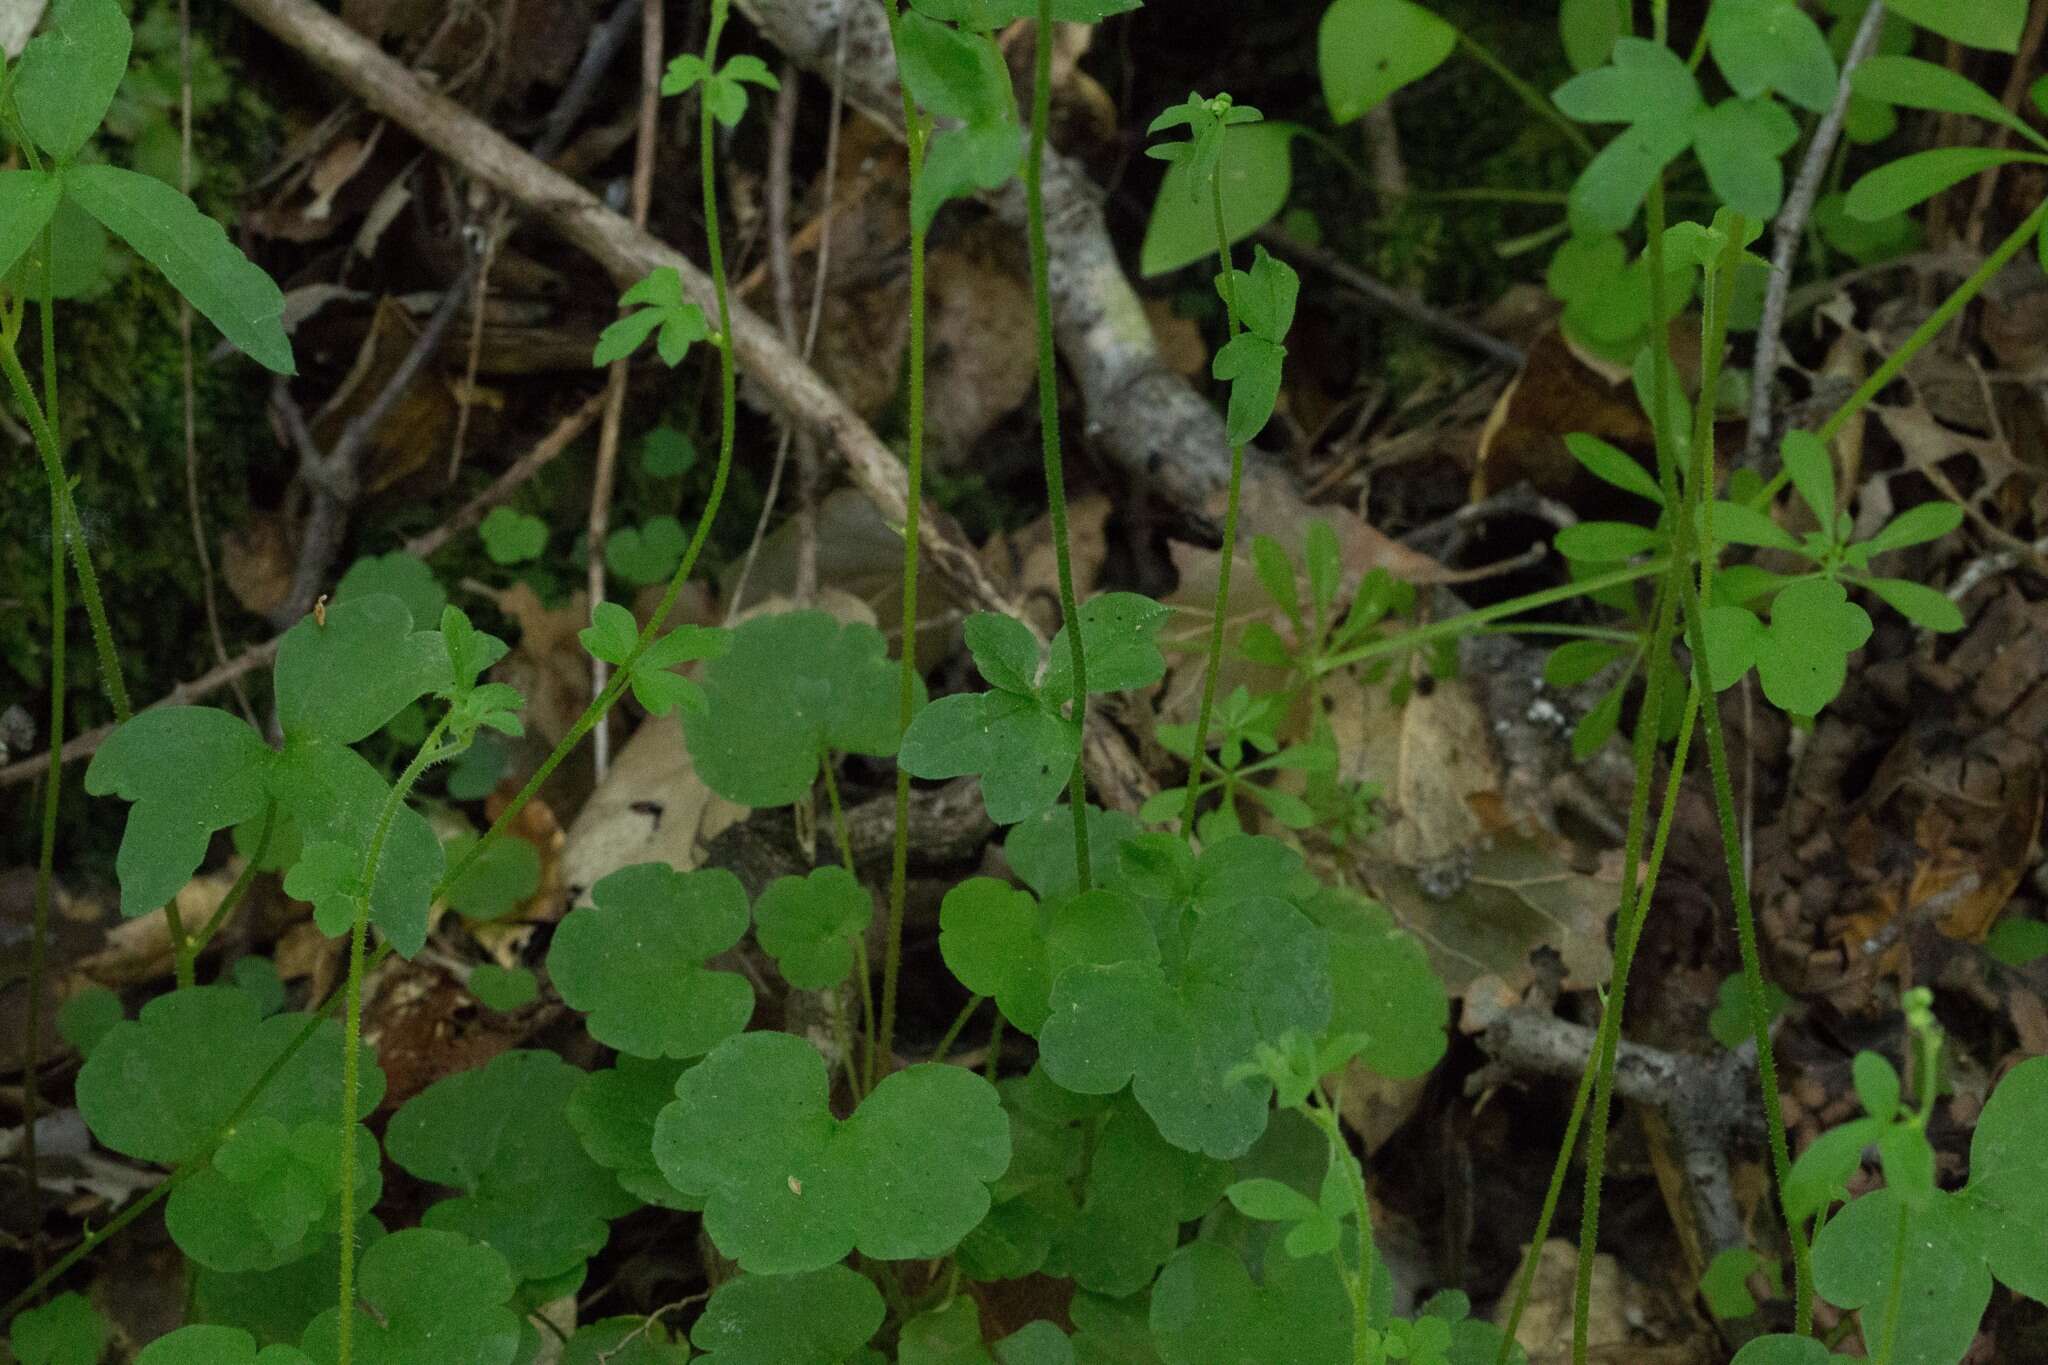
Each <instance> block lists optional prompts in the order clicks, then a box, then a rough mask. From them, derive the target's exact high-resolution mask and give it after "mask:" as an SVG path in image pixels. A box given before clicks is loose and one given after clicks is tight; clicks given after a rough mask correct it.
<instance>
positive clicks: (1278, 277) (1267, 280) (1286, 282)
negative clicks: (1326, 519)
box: [1217, 246, 1328, 530]
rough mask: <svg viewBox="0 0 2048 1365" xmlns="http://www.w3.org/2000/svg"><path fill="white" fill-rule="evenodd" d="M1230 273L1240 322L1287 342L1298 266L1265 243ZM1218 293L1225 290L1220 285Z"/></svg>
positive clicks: (1297, 293)
mask: <svg viewBox="0 0 2048 1365" xmlns="http://www.w3.org/2000/svg"><path fill="white" fill-rule="evenodd" d="M1230 276H1231V296H1232V297H1235V298H1236V300H1237V313H1238V321H1239V322H1240V323H1241V324H1242V325H1243V326H1244V328H1245V329H1246V330H1247V331H1249V332H1252V333H1253V334H1255V335H1256V336H1258V337H1260V338H1262V339H1264V340H1266V341H1269V342H1272V343H1273V344H1274V345H1276V346H1278V345H1279V344H1280V343H1281V342H1283V341H1285V340H1286V339H1287V332H1288V329H1289V328H1291V327H1293V326H1294V305H1295V301H1296V300H1297V299H1298V298H1299V297H1300V296H1301V278H1300V276H1298V275H1296V274H1295V273H1294V267H1292V266H1290V265H1288V264H1287V263H1286V262H1285V261H1280V260H1275V259H1274V258H1273V257H1272V256H1271V255H1270V254H1269V253H1268V252H1267V251H1266V248H1264V247H1263V246H1254V247H1253V248H1252V268H1251V269H1250V270H1248V271H1247V270H1233V271H1231V272H1230ZM1217 292H1218V293H1219V294H1221V292H1222V286H1221V285H1220V284H1219V285H1218V286H1217ZM1315 524H1318V525H1321V523H1315ZM1324 529H1325V530H1327V529H1328V527H1327V526H1326V527H1325V528H1324Z"/></svg>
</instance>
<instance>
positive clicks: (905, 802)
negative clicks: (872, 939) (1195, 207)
mask: <svg viewBox="0 0 2048 1365" xmlns="http://www.w3.org/2000/svg"><path fill="white" fill-rule="evenodd" d="M902 24H903V14H902V8H901V6H899V5H898V4H897V3H896V0H889V43H890V46H891V47H892V48H893V49H895V50H897V51H901V47H900V43H901V40H902ZM902 91H903V131H904V137H905V140H906V142H907V144H908V165H909V168H910V202H911V203H912V205H916V204H917V202H918V191H919V189H920V187H921V186H922V184H923V180H924V157H925V145H926V135H927V133H928V131H929V129H928V127H927V124H926V122H925V120H924V119H923V117H922V116H920V115H919V114H918V112H917V102H916V101H915V100H914V99H912V98H911V95H910V86H909V84H908V83H907V82H906V83H904V84H903V86H902ZM928 226H929V225H928V224H926V223H922V222H920V221H918V217H917V215H916V214H915V213H913V214H912V215H911V222H910V340H909V352H910V354H909V392H908V394H907V400H908V404H909V411H908V414H907V417H908V427H909V430H908V432H907V439H908V447H907V449H906V450H905V453H904V465H905V474H906V484H907V487H906V489H905V491H904V497H903V630H902V637H903V638H902V641H901V643H900V645H899V649H900V651H901V658H900V659H899V660H898V665H897V674H896V718H897V733H898V734H899V735H901V734H902V733H904V732H905V731H907V730H909V729H910V721H911V717H912V716H913V715H914V714H915V713H916V711H917V560H918V543H917V542H918V535H919V533H920V526H919V521H920V514H921V513H922V512H923V504H924V429H925V411H924V404H925V398H924V362H925V235H926V229H927V228H928ZM909 888H910V773H909V771H908V770H907V769H905V768H903V767H901V766H900V765H899V766H898V767H897V769H896V837H895V839H894V841H893V842H892V843H891V845H890V849H889V912H888V920H887V922H886V924H885V926H884V929H883V939H882V1018H881V1023H880V1026H879V1028H878V1030H877V1033H878V1038H877V1042H876V1045H875V1047H874V1049H873V1051H872V1052H870V1054H869V1057H868V1061H869V1065H870V1068H871V1069H870V1072H869V1082H870V1084H879V1083H880V1081H881V1079H882V1075H881V1068H882V1067H883V1066H885V1065H886V1062H885V1060H884V1059H885V1058H887V1057H889V1056H891V1055H892V1054H893V1052H894V1050H895V1046H896V994H897V982H898V979H899V978H900V977H901V976H902V974H903V917H904V904H905V902H906V900H907V899H908V896H909Z"/></svg>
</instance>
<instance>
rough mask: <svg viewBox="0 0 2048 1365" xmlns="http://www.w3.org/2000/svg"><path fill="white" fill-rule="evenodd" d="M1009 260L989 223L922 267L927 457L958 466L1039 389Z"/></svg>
mask: <svg viewBox="0 0 2048 1365" xmlns="http://www.w3.org/2000/svg"><path fill="white" fill-rule="evenodd" d="M1014 254H1015V234H1014V233H1012V232H1010V231H1009V230H1008V229H1007V228H1004V227H1002V225H1000V224H999V223H997V222H996V221H995V220H994V219H989V220H987V221H986V222H985V223H982V224H978V225H977V226H976V227H974V228H972V229H970V230H969V232H968V233H966V234H965V235H963V236H962V237H961V238H960V239H959V240H958V241H957V242H955V243H954V244H953V245H950V246H947V247H944V248H940V249H937V250H934V251H933V252H932V254H931V261H930V264H929V266H928V267H927V275H926V288H927V293H928V295H929V299H930V302H929V303H928V304H927V322H926V326H927V328H928V329H929V331H928V337H927V354H928V355H929V360H928V362H927V365H928V368H929V373H928V374H927V375H926V383H925V392H926V394H927V403H926V410H925V419H926V422H927V430H928V431H929V433H930V436H931V447H930V454H931V457H932V458H933V460H934V461H935V462H936V463H937V464H938V465H939V466H940V467H942V468H944V467H952V466H957V465H959V464H961V463H963V462H965V461H966V460H968V459H969V458H970V457H971V456H972V455H973V453H974V447H975V445H976V444H977V443H978V442H979V441H980V440H981V438H982V437H983V436H985V435H987V434H988V432H989V430H990V429H991V428H993V427H994V426H995V425H996V424H997V423H998V422H1000V421H1001V420H1002V419H1003V418H1005V417H1007V416H1008V415H1009V414H1010V413H1012V412H1014V411H1015V410H1016V409H1017V408H1019V407H1020V406H1022V405H1023V403H1024V401H1025V400H1026V399H1028V398H1030V397H1031V395H1032V393H1033V391H1035V390H1036V388H1037V387H1038V352H1037V349H1036V344H1035V339H1036V336H1037V325H1038V324H1037V317H1036V315H1035V313H1034V312H1033V309H1032V304H1031V290H1030V288H1029V287H1028V286H1027V285H1026V283H1025V281H1024V278H1023V273H1022V271H1021V270H1020V269H1019V268H1018V265H1019V263H1018V262H1016V261H1014V260H1013V259H1011V258H1012V257H1013V256H1014Z"/></svg>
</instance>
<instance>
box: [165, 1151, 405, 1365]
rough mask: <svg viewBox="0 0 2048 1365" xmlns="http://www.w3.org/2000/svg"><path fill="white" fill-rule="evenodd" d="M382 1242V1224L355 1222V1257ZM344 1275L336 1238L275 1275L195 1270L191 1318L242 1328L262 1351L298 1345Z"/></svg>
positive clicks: (270, 1272)
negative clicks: (341, 1275)
mask: <svg viewBox="0 0 2048 1365" xmlns="http://www.w3.org/2000/svg"><path fill="white" fill-rule="evenodd" d="M330 1122H331V1120H330ZM383 1236H384V1226H383V1224H381V1223H379V1222H378V1221H377V1220H376V1219H375V1218H373V1217H371V1216H370V1215H369V1214H367V1213H366V1214H364V1215H363V1216H362V1217H361V1218H359V1219H358V1220H357V1222H356V1235H355V1238H354V1240H353V1246H352V1247H351V1251H352V1253H353V1254H356V1255H360V1254H361V1253H362V1251H363V1249H364V1248H366V1247H368V1246H370V1245H371V1244H373V1243H374V1242H376V1241H377V1240H378V1239H379V1238H381V1237H383ZM340 1273H341V1238H340V1236H339V1235H338V1234H330V1235H328V1236H325V1237H322V1238H320V1239H319V1240H318V1241H317V1242H315V1243H314V1249H313V1252H312V1254H310V1255H307V1256H302V1257H300V1258H299V1259H298V1260H296V1261H293V1262H291V1263H290V1264H288V1265H282V1266H279V1267H278V1268H277V1269H275V1270H260V1271H251V1272H249V1273H246V1274H239V1275H230V1274H224V1273H223V1272H221V1271H218V1270H209V1269H208V1268H206V1267H205V1266H195V1267H194V1273H193V1276H192V1304H191V1311H190V1313H189V1316H190V1317H191V1318H192V1320H193V1321H196V1322H205V1323H211V1324H213V1325H215V1326H220V1327H239V1328H241V1329H242V1330H243V1331H245V1332H248V1333H250V1334H251V1335H252V1336H254V1337H255V1339H256V1341H257V1343H258V1344H259V1345H271V1344H274V1343H296V1342H297V1341H298V1340H299V1339H300V1338H301V1337H303V1336H304V1335H305V1332H306V1326H307V1324H309V1323H311V1322H312V1321H313V1319H314V1318H316V1317H318V1316H319V1315H320V1313H321V1311H322V1310H323V1309H327V1308H331V1307H333V1306H334V1287H335V1277H336V1276H337V1275H339V1274H340Z"/></svg>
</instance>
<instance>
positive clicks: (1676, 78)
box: [1551, 37, 1700, 128]
mask: <svg viewBox="0 0 2048 1365" xmlns="http://www.w3.org/2000/svg"><path fill="white" fill-rule="evenodd" d="M1551 98H1552V99H1553V100H1554V101H1555V102H1556V104H1557V107H1558V108H1559V109H1560V110H1562V111H1563V112H1564V113H1565V115H1566V116H1567V117H1569V118H1573V119H1576V120H1578V121H1579V122H1581V123H1628V124H1638V123H1647V124H1663V125H1667V126H1671V127H1680V128H1682V127H1683V126H1684V124H1685V123H1686V121H1687V120H1688V119H1690V118H1691V116H1692V111H1693V110H1694V109H1695V108H1697V107H1698V105H1699V103H1700V92H1699V82H1698V81H1696V80H1694V79H1693V75H1692V72H1690V71H1688V70H1687V69H1686V66H1685V59H1684V58H1683V57H1680V56H1679V55H1678V54H1677V53H1675V52H1673V51H1672V50H1671V49H1670V48H1668V47H1666V46H1664V45H1663V44H1662V43H1653V42H1651V41H1650V40H1649V39H1647V38H1636V37H1623V38H1619V39H1617V40H1616V41H1615V44H1614V52H1613V54H1612V61H1611V64H1610V65H1607V66H1603V67H1600V68H1598V69H1597V70H1593V71H1587V72H1584V73H1582V74H1580V75H1577V76H1574V77H1572V78H1571V79H1570V80H1568V81H1566V82H1565V83H1564V84H1563V85H1561V86H1559V87H1558V88H1557V90H1556V91H1555V93H1554V94H1553V95H1552V96H1551Z"/></svg>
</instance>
